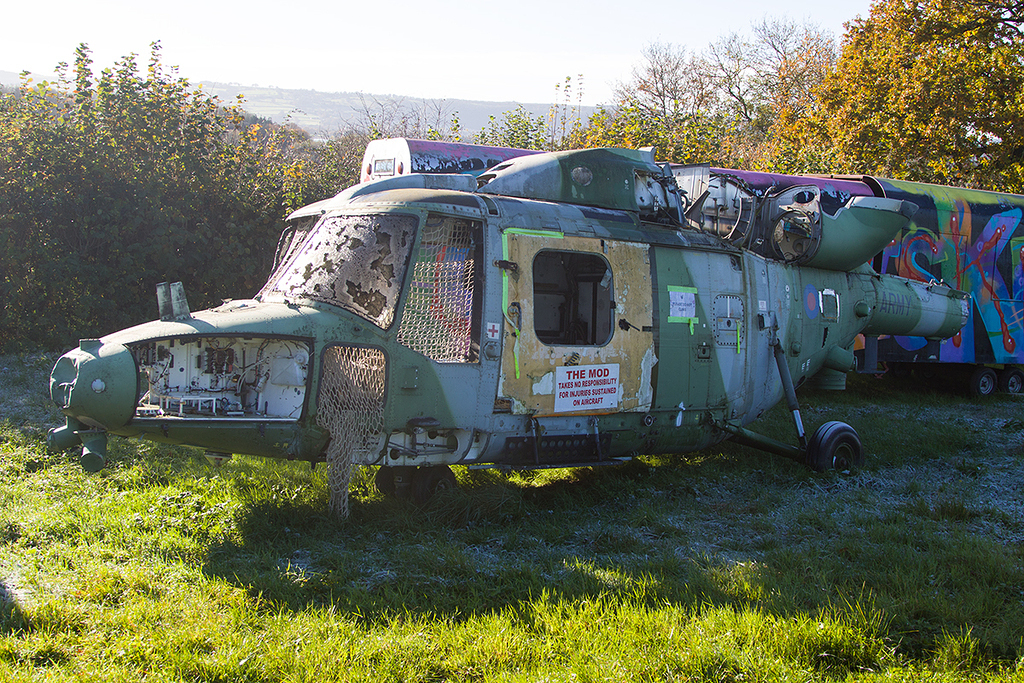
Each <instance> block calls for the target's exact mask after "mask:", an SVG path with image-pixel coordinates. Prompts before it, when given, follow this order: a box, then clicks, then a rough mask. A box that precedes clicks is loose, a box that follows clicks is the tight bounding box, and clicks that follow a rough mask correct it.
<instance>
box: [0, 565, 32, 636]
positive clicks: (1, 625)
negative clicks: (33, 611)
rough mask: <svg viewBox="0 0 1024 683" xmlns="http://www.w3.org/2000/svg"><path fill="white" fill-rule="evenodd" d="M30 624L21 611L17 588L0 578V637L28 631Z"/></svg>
mask: <svg viewBox="0 0 1024 683" xmlns="http://www.w3.org/2000/svg"><path fill="white" fill-rule="evenodd" d="M30 628H31V624H30V622H29V620H28V617H27V616H26V615H25V613H24V612H23V611H22V609H21V605H20V604H19V600H18V596H17V588H16V587H15V586H12V585H10V584H9V582H8V580H7V579H6V578H3V577H0V635H10V634H12V633H20V632H23V631H28V630H30Z"/></svg>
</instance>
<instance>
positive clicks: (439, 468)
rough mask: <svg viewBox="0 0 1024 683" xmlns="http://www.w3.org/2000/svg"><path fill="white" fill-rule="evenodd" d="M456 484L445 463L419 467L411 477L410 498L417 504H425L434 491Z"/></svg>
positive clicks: (444, 489) (455, 485) (449, 487)
mask: <svg viewBox="0 0 1024 683" xmlns="http://www.w3.org/2000/svg"><path fill="white" fill-rule="evenodd" d="M458 486H459V484H458V482H456V481H455V475H454V474H452V471H451V469H450V468H449V467H448V466H447V465H435V466H433V467H420V468H419V469H417V470H416V473H415V474H414V475H413V478H412V500H413V502H414V503H416V504H417V505H425V504H426V503H427V501H428V500H430V498H431V497H432V496H433V495H434V494H435V493H438V492H439V491H447V490H450V489H454V488H458Z"/></svg>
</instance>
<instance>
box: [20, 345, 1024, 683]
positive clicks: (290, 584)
mask: <svg viewBox="0 0 1024 683" xmlns="http://www.w3.org/2000/svg"><path fill="white" fill-rule="evenodd" d="M53 360H54V359H53V358H52V357H48V356H45V355H28V356H7V357H3V358H0V420H2V422H0V680H10V681H30V680H38V681H86V680H87V681H102V680H110V681H122V680H124V681H223V682H228V681H231V682H257V681H260V682H262V681H296V682H297V681H310V682H312V681H317V682H323V681H348V680H360V681H361V680H365V681H463V680H469V681H478V680H479V681H485V680H486V681H492V680H495V681H505V680H509V681H519V680H529V681H605V680H608V681H619V680H637V681H661V680H665V681H775V680H780V681H783V680H784V681H791V680H799V681H818V680H821V681H838V680H886V681H889V680H892V681H917V680H936V681H963V680H1014V681H1024V415H1022V414H1021V408H1022V407H1024V399H1014V398H1009V397H1001V398H995V399H991V400H986V401H975V402H971V401H969V400H967V399H965V398H963V397H960V396H957V395H955V394H953V393H949V392H941V391H927V392H918V391H914V390H913V389H914V388H913V387H912V386H909V385H900V384H897V383H895V382H892V381H877V380H873V379H871V378H857V379H856V380H854V381H853V382H852V386H851V389H850V390H848V391H846V392H840V393H813V392H802V393H801V395H800V399H801V401H802V404H803V408H804V421H805V423H806V424H808V425H809V427H810V428H813V427H816V426H817V425H818V424H820V423H822V422H825V421H827V420H831V419H842V420H845V421H847V422H850V423H851V424H853V425H854V426H855V427H856V428H857V429H858V431H859V432H860V434H861V437H862V439H863V440H864V443H865V446H866V449H867V453H868V466H867V467H866V468H865V469H864V470H863V471H861V472H858V473H854V474H850V473H846V474H836V473H830V474H815V473H812V472H810V471H808V470H807V469H805V468H804V467H803V466H801V465H798V464H796V463H792V462H789V461H786V460H783V459H780V458H776V457H773V456H767V455H763V454H761V453H758V452H755V451H751V450H749V449H745V448H742V447H739V446H734V445H731V444H724V445H722V446H720V447H717V448H715V449H711V450H708V451H705V452H701V453H695V454H690V455H688V456H679V457H659V458H642V459H639V460H637V461H635V462H633V463H631V464H629V465H625V466H623V467H619V468H602V469H598V470H567V471H547V472H543V473H539V474H535V473H524V474H512V475H502V474H498V473H495V472H491V471H469V470H464V469H458V468H457V469H456V476H457V477H458V478H459V481H460V484H461V485H462V488H461V490H459V491H452V492H446V493H445V494H443V495H441V496H439V497H438V498H436V499H435V500H434V501H432V503H431V504H430V505H429V506H427V507H426V508H424V509H418V508H415V507H413V506H411V505H409V504H405V503H400V502H397V501H394V500H390V499H384V498H382V497H381V496H379V495H378V494H377V493H376V492H375V491H374V489H373V486H372V483H371V481H372V472H370V471H361V472H360V473H358V474H357V476H356V478H355V481H354V483H353V487H352V515H351V517H350V518H349V519H348V520H346V521H344V522H339V521H336V520H335V519H333V518H332V517H331V516H330V515H329V514H328V513H327V485H326V477H325V476H324V472H323V471H322V469H317V470H315V471H311V470H310V468H309V466H308V465H299V464H293V463H278V462H269V461H261V460H257V459H248V458H237V457H236V458H235V459H234V460H233V461H231V462H230V463H229V464H227V465H225V466H224V467H222V468H219V469H214V468H211V467H209V466H208V465H207V464H206V461H205V460H204V459H203V458H202V456H201V454H200V453H199V452H198V451H194V450H190V449H186V448H170V447H166V446H161V445H155V444H152V443H148V442H138V441H128V440H123V439H112V441H111V462H110V464H109V465H108V468H107V469H105V470H104V471H102V472H101V473H99V474H92V475H90V474H86V473H84V472H82V471H81V468H80V467H79V466H78V464H77V456H76V455H75V454H73V453H69V454H56V455H55V454H48V453H47V452H46V449H45V444H44V441H45V430H46V428H48V427H49V426H53V425H55V424H57V422H58V415H57V414H56V413H55V412H54V411H53V410H52V407H51V406H50V405H49V401H48V399H47V398H46V396H45V387H46V377H47V373H48V371H49V369H50V366H51V364H52V362H53ZM754 427H755V429H757V430H759V431H762V432H764V433H767V434H769V435H772V436H775V437H776V438H782V439H785V440H787V441H792V440H793V435H792V432H793V428H792V425H791V424H790V422H789V420H788V416H787V414H786V411H785V409H784V408H783V409H781V410H779V409H777V410H776V411H774V412H773V413H772V414H770V415H768V416H767V417H766V418H765V419H764V420H763V421H761V422H759V423H757V424H756V425H755V426H754Z"/></svg>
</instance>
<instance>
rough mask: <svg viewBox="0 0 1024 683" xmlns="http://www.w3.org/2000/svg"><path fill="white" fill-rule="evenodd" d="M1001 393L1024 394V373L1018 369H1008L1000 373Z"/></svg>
mask: <svg viewBox="0 0 1024 683" xmlns="http://www.w3.org/2000/svg"><path fill="white" fill-rule="evenodd" d="M999 391H1001V392H1003V393H1004V394H1019V393H1021V392H1024V372H1021V371H1020V370H1018V369H1017V368H1006V369H1005V370H1003V371H1002V372H1000V373H999Z"/></svg>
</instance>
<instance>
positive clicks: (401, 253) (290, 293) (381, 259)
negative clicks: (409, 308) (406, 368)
mask: <svg viewBox="0 0 1024 683" xmlns="http://www.w3.org/2000/svg"><path fill="white" fill-rule="evenodd" d="M421 222H422V216H421V215H419V214H418V213H409V212H371V213H358V214H344V213H340V214H339V213H332V214H327V215H325V216H323V217H322V218H321V219H320V220H319V221H318V222H317V224H316V226H315V227H313V229H311V230H310V231H309V234H308V235H306V237H305V239H304V240H303V241H302V244H300V245H299V246H298V247H295V248H292V249H291V250H290V252H289V253H288V255H287V257H286V258H285V259H284V261H283V262H282V264H281V265H280V266H279V267H278V268H277V269H276V270H275V271H274V273H273V274H272V275H271V276H270V278H268V280H267V283H266V284H265V285H264V286H263V289H261V290H260V293H259V295H257V298H258V299H260V300H264V301H265V300H272V299H273V298H275V297H283V298H285V299H286V300H288V299H291V298H299V299H302V298H304V299H311V300H313V301H319V302H322V303H326V304H328V305H331V306H336V307H338V308H341V309H344V310H347V311H349V312H351V313H353V314H355V315H357V316H359V317H360V318H362V319H364V320H366V321H368V322H370V323H373V324H374V325H376V326H377V327H379V328H380V329H382V330H385V331H386V330H390V329H391V327H392V326H393V325H394V324H395V321H396V319H397V315H396V312H397V310H398V306H399V305H400V303H401V300H402V295H403V286H404V284H405V279H406V276H407V275H408V270H409V264H410V261H411V254H412V252H413V248H414V246H415V244H416V237H417V233H418V232H419V230H420V223H421ZM388 223H393V225H391V226H387V224H388ZM338 226H341V229H338ZM385 227H387V229H382V228H385ZM382 235H386V236H387V243H383V242H382V241H381V239H382V238H381V236H382ZM371 239H372V242H371ZM300 270H301V272H300ZM347 275H351V276H353V277H351V278H348V277H346V276H347ZM356 275H358V276H359V277H358V278H357V277H355V276H356ZM329 276H333V277H329ZM342 279H344V280H345V282H344V283H342V282H341V280H342Z"/></svg>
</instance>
